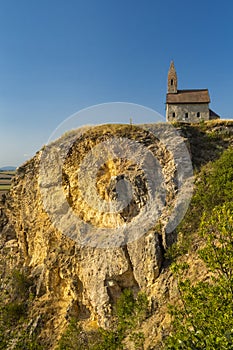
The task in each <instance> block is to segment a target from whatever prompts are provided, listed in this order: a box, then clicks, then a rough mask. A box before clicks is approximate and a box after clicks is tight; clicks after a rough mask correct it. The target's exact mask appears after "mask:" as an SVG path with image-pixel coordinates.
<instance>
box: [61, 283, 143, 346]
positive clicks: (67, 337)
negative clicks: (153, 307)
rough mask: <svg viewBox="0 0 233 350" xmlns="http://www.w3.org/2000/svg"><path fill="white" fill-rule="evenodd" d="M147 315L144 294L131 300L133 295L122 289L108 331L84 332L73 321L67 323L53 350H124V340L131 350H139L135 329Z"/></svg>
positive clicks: (139, 334)
mask: <svg viewBox="0 0 233 350" xmlns="http://www.w3.org/2000/svg"><path fill="white" fill-rule="evenodd" d="M147 314H148V300H147V297H146V295H145V294H144V293H139V294H138V296H137V298H136V299H135V298H134V296H133V292H132V291H131V290H129V289H125V290H124V291H123V293H122V295H121V297H120V298H119V300H118V303H117V305H116V308H115V323H114V325H113V326H112V328H111V329H103V328H100V329H99V330H98V331H93V332H89V333H87V332H84V331H83V329H82V327H81V326H80V324H78V322H76V320H74V319H73V320H71V322H70V324H69V326H68V327H67V329H66V331H65V332H64V334H63V335H62V337H61V339H60V341H59V344H58V347H57V350H65V349H68V350H75V349H80V350H82V349H83V350H84V349H85V350H117V349H125V346H124V341H125V339H126V338H127V337H128V339H129V340H130V341H131V342H132V344H133V345H134V349H135V350H140V349H143V343H144V334H143V333H142V332H137V330H136V329H137V327H138V326H140V324H141V323H142V322H143V320H144V319H145V318H146V316H147Z"/></svg>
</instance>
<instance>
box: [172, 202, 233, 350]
mask: <svg viewBox="0 0 233 350" xmlns="http://www.w3.org/2000/svg"><path fill="white" fill-rule="evenodd" d="M200 235H201V236H202V237H203V238H204V239H205V241H206V245H205V247H204V248H203V249H201V250H199V255H200V257H201V258H202V260H203V261H204V262H205V263H206V266H207V268H208V269H209V270H210V271H211V272H213V273H214V274H213V276H212V277H211V278H210V281H208V282H198V283H196V284H195V285H192V284H191V282H190V280H189V279H186V280H183V278H182V272H183V269H184V268H187V266H184V265H182V266H179V265H177V264H174V265H173V272H174V273H175V274H176V275H177V278H178V286H179V292H180V298H181V301H182V305H181V307H177V306H175V307H174V306H173V307H171V310H170V312H171V315H172V316H173V330H172V333H171V335H170V336H169V337H168V339H167V341H166V347H165V349H167V350H168V349H169V350H175V349H190V350H191V349H197V350H213V349H215V350H223V349H226V350H227V349H233V204H232V202H228V203H226V204H224V205H221V206H218V207H216V208H215V209H214V210H213V211H212V214H211V216H210V217H209V218H207V215H204V217H203V219H202V222H201V227H200Z"/></svg>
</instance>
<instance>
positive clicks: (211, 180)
mask: <svg viewBox="0 0 233 350" xmlns="http://www.w3.org/2000/svg"><path fill="white" fill-rule="evenodd" d="M232 182H233V149H232V148H229V149H227V150H226V151H225V152H223V154H222V155H221V157H220V158H219V159H218V160H216V161H215V162H213V163H210V164H208V166H205V167H204V168H203V169H202V171H201V172H200V174H199V175H198V177H197V180H196V184H195V193H194V195H193V198H192V201H191V203H190V206H189V209H188V211H187V213H186V215H185V218H184V219H183V221H182V222H181V224H180V225H179V226H178V227H177V232H178V237H179V238H178V241H177V243H176V244H174V245H173V246H171V247H170V248H169V249H168V251H167V253H166V256H167V257H168V258H171V259H175V258H176V257H177V256H181V255H183V254H185V253H186V252H187V251H188V249H189V248H190V247H191V246H192V242H193V236H194V235H195V234H196V232H197V231H198V230H199V226H200V223H201V218H202V214H203V212H204V213H206V215H208V213H211V212H212V210H213V209H214V208H215V207H216V206H218V205H222V204H224V203H227V202H231V201H232V198H233V186H232Z"/></svg>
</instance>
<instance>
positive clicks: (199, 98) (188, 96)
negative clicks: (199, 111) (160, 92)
mask: <svg viewBox="0 0 233 350" xmlns="http://www.w3.org/2000/svg"><path fill="white" fill-rule="evenodd" d="M209 102H210V96H209V91H208V89H202V90H177V93H174V94H173V93H168V94H167V100H166V103H174V104H176V103H209Z"/></svg>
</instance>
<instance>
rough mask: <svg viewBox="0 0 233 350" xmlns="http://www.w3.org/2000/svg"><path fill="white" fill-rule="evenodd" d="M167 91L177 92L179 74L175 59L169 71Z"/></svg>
mask: <svg viewBox="0 0 233 350" xmlns="http://www.w3.org/2000/svg"><path fill="white" fill-rule="evenodd" d="M167 92H168V94H176V93H177V74H176V69H175V66H174V62H173V61H171V64H170V68H169V72H168V78H167Z"/></svg>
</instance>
